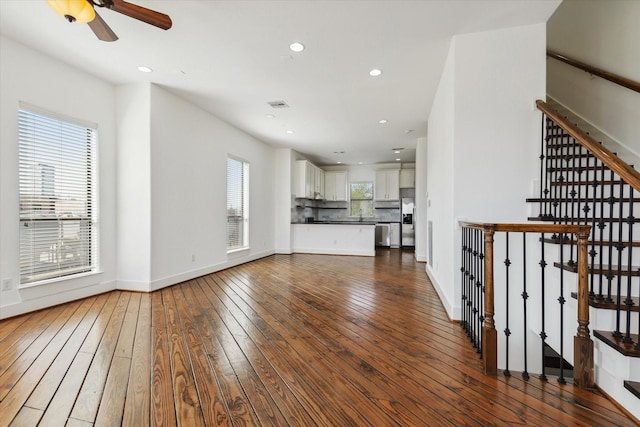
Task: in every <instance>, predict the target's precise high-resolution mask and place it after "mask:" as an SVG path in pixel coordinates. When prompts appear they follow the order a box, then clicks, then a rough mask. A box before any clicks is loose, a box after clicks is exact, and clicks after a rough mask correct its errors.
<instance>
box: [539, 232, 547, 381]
mask: <svg viewBox="0 0 640 427" xmlns="http://www.w3.org/2000/svg"><path fill="white" fill-rule="evenodd" d="M542 241H544V233H542ZM544 246H545V245H541V250H540V252H541V253H540V255H541V260H540V268H541V269H542V270H541V280H540V292H541V298H542V300H541V302H542V304H541V306H542V330H541V331H540V338H541V339H542V343H541V344H542V345H541V347H540V348H541V356H542V360H543V361H544V346H545V344H546V340H547V333H546V332H545V310H544V309H545V305H546V304H545V301H544V297H545V295H544V291H545V268H546V267H547V262H546V261H545V256H544ZM538 378H540V379H541V380H543V381H546V380H547V376H546V375H545V366H544V363H542V373H541V374H540V375H539V377H538Z"/></svg>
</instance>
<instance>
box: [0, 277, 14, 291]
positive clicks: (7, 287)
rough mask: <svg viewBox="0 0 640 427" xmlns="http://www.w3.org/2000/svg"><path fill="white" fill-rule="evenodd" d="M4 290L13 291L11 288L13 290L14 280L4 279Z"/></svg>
mask: <svg viewBox="0 0 640 427" xmlns="http://www.w3.org/2000/svg"><path fill="white" fill-rule="evenodd" d="M2 290H3V291H11V290H13V280H11V279H4V280H3V281H2Z"/></svg>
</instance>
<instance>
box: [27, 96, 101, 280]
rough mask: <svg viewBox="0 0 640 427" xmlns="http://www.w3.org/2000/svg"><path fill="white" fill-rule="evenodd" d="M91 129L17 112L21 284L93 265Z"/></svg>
mask: <svg viewBox="0 0 640 427" xmlns="http://www.w3.org/2000/svg"><path fill="white" fill-rule="evenodd" d="M93 127H94V128H95V126H93ZM94 128H92V127H87V126H85V125H81V124H78V123H73V122H69V121H66V120H61V119H58V118H54V117H49V116H46V115H42V114H39V113H35V112H33V111H28V110H24V109H20V110H19V112H18V146H19V187H20V190H19V192H20V283H21V284H30V283H35V282H39V281H42V280H47V279H53V278H57V277H63V276H70V275H73V274H79V273H86V272H90V271H93V270H94V269H95V268H96V265H97V259H96V248H97V241H96V240H97V231H96V227H97V224H96V217H97V214H96V209H95V200H96V191H95V190H96V188H97V186H96V181H95V177H96V166H95V165H96V160H95V151H96V140H97V132H96V130H95V129H94Z"/></svg>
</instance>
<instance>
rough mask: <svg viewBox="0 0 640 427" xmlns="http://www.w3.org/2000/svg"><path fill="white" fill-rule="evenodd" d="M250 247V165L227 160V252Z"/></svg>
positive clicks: (230, 159)
mask: <svg viewBox="0 0 640 427" xmlns="http://www.w3.org/2000/svg"><path fill="white" fill-rule="evenodd" d="M248 246H249V163H247V162H243V161H242V160H236V159H233V158H231V157H228V158H227V251H233V250H237V249H243V248H246V247H248Z"/></svg>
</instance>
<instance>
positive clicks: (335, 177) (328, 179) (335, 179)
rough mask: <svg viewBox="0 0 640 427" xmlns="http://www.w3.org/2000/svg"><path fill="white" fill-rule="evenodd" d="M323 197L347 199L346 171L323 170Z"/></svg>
mask: <svg viewBox="0 0 640 427" xmlns="http://www.w3.org/2000/svg"><path fill="white" fill-rule="evenodd" d="M324 197H325V200H334V201H347V173H346V172H325V174H324Z"/></svg>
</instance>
